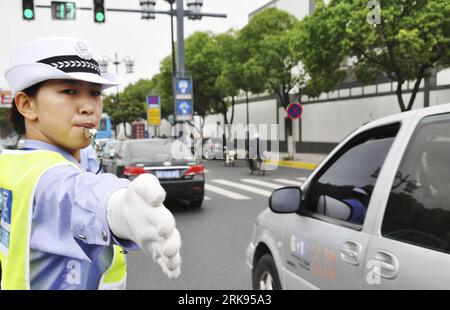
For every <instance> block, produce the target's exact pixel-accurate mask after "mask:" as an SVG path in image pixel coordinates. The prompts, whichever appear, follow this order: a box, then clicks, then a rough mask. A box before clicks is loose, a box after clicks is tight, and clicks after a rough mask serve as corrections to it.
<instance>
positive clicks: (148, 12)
mask: <svg viewBox="0 0 450 310" xmlns="http://www.w3.org/2000/svg"><path fill="white" fill-rule="evenodd" d="M139 4H140V5H141V7H142V11H145V12H142V17H141V19H155V13H154V11H155V5H156V0H140V1H139Z"/></svg>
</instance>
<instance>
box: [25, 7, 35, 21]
mask: <svg viewBox="0 0 450 310" xmlns="http://www.w3.org/2000/svg"><path fill="white" fill-rule="evenodd" d="M23 16H25V18H26V19H32V18H33V16H34V13H33V10H31V9H25V10H24V11H23Z"/></svg>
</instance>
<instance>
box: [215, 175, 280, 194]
mask: <svg viewBox="0 0 450 310" xmlns="http://www.w3.org/2000/svg"><path fill="white" fill-rule="evenodd" d="M212 181H213V182H216V183H219V184H223V185H227V186H231V187H236V188H239V189H241V190H244V191H247V192H251V193H255V194H258V195H262V196H266V197H269V196H270V195H271V194H272V192H269V191H265V190H263V189H259V188H255V187H251V186H248V185H245V184H242V183H237V182H232V181H227V180H222V179H217V180H212Z"/></svg>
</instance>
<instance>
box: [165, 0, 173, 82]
mask: <svg viewBox="0 0 450 310" xmlns="http://www.w3.org/2000/svg"><path fill="white" fill-rule="evenodd" d="M165 1H166V2H168V3H169V4H170V12H171V14H170V35H171V38H172V41H171V49H172V81H173V78H174V77H175V42H174V39H173V15H174V14H173V12H174V11H173V4H174V3H175V0H165Z"/></svg>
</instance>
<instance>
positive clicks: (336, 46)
mask: <svg viewBox="0 0 450 310" xmlns="http://www.w3.org/2000/svg"><path fill="white" fill-rule="evenodd" d="M370 9H372V10H373V8H367V0H332V1H331V2H330V3H329V5H324V4H323V2H322V1H320V2H319V3H318V5H317V7H316V11H315V12H314V14H313V15H311V16H308V17H306V18H305V19H304V20H303V21H302V22H300V23H299V25H298V26H297V27H296V30H295V31H294V33H293V36H292V39H291V40H292V44H291V46H292V47H293V49H294V50H295V51H296V52H297V53H298V54H299V55H300V58H301V59H302V63H303V64H304V66H305V69H306V71H307V73H308V74H309V76H310V78H311V79H310V80H309V81H308V86H309V88H310V89H311V90H312V92H313V93H315V94H316V95H318V94H320V92H323V91H329V90H331V89H333V88H334V87H335V86H336V85H337V84H338V83H340V82H341V81H342V80H343V79H344V78H345V77H346V76H347V72H345V71H344V70H343V69H342V68H340V65H341V62H342V61H343V60H344V58H345V57H346V56H352V57H354V58H355V59H356V62H355V67H354V72H355V75H356V78H357V79H358V80H360V81H361V82H363V83H373V82H374V81H375V80H376V79H377V78H380V77H381V76H387V77H389V78H390V79H391V80H393V81H396V82H397V98H398V103H399V106H400V110H401V111H407V110H411V109H412V107H413V104H414V100H415V96H416V94H417V91H418V89H419V85H420V83H421V81H422V80H423V79H424V78H426V77H427V76H429V72H430V69H432V68H435V67H439V66H441V67H448V66H449V65H450V2H448V1H442V0H402V1H399V0H383V1H381V10H380V23H379V24H376V23H369V22H368V15H369V14H372V11H371V10H370ZM413 80H415V81H416V83H415V87H414V89H413V92H412V95H411V97H410V100H409V102H408V103H406V102H404V100H403V89H402V86H403V85H404V83H405V82H407V81H413Z"/></svg>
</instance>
